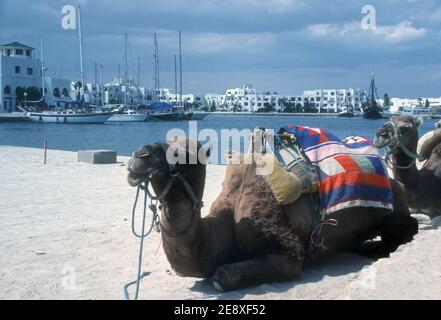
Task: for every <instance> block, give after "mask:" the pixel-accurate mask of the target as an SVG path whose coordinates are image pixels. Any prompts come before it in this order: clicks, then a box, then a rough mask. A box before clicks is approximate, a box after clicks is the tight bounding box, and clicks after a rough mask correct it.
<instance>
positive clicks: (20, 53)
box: [15, 49, 23, 56]
mask: <svg viewBox="0 0 441 320" xmlns="http://www.w3.org/2000/svg"><path fill="white" fill-rule="evenodd" d="M15 54H16V55H17V56H22V55H23V49H15Z"/></svg>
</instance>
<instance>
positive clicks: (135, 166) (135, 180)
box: [127, 158, 153, 187]
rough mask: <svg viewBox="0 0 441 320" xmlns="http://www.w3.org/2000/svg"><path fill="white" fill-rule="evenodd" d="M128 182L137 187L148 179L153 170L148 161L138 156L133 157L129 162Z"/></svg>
mask: <svg viewBox="0 0 441 320" xmlns="http://www.w3.org/2000/svg"><path fill="white" fill-rule="evenodd" d="M127 170H128V171H129V174H128V176H127V182H128V183H129V185H130V186H132V187H137V186H139V185H140V184H141V183H143V182H144V181H146V180H148V178H149V177H150V175H151V173H152V172H153V170H152V169H151V168H150V167H149V166H148V165H147V163H146V161H144V160H142V159H138V158H131V159H130V160H129V162H128V163H127Z"/></svg>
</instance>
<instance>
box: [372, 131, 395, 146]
mask: <svg viewBox="0 0 441 320" xmlns="http://www.w3.org/2000/svg"><path fill="white" fill-rule="evenodd" d="M391 142H392V140H391V138H390V134H389V132H388V131H387V130H386V129H384V128H381V129H380V130H378V131H377V134H376V135H375V140H374V145H375V146H376V147H377V148H379V149H381V148H384V147H386V146H388V145H390V144H391Z"/></svg>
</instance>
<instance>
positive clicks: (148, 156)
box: [137, 152, 151, 159]
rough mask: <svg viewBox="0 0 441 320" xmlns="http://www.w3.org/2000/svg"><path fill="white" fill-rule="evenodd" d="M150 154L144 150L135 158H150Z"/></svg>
mask: <svg viewBox="0 0 441 320" xmlns="http://www.w3.org/2000/svg"><path fill="white" fill-rule="evenodd" d="M150 156H151V154H150V153H148V152H146V153H141V154H139V155H138V156H137V158H142V159H146V158H150Z"/></svg>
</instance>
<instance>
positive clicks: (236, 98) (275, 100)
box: [221, 84, 283, 112]
mask: <svg viewBox="0 0 441 320" xmlns="http://www.w3.org/2000/svg"><path fill="white" fill-rule="evenodd" d="M282 98H283V97H282V96H280V95H279V94H277V93H276V92H273V93H271V92H266V93H257V91H256V90H255V89H254V88H253V86H252V85H250V84H246V85H244V86H243V87H242V88H234V89H227V90H226V92H225V95H224V99H223V101H222V104H221V109H226V110H228V111H245V112H256V111H258V110H259V109H265V108H266V109H271V110H273V111H281V109H282V106H281V104H280V102H281V99H282Z"/></svg>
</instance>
